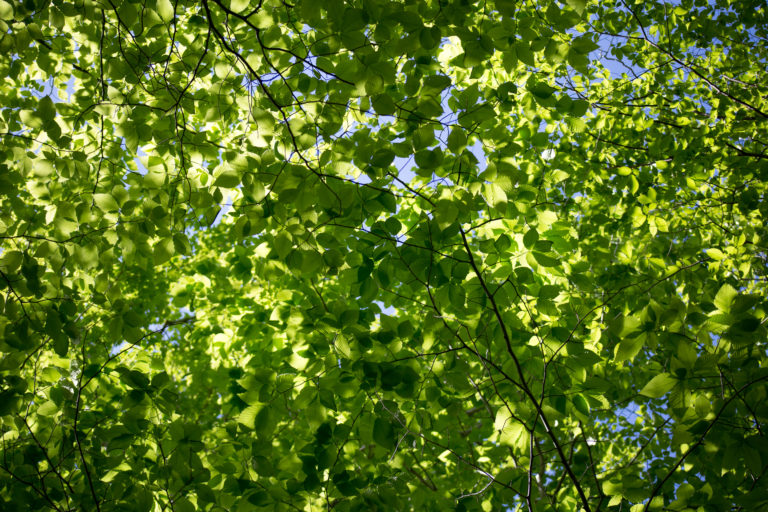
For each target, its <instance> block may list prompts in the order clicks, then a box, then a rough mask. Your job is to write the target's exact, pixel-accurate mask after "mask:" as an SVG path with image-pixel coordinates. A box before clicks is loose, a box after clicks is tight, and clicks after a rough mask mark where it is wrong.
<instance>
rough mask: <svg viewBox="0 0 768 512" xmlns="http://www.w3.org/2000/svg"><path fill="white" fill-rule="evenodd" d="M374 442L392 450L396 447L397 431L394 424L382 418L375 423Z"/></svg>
mask: <svg viewBox="0 0 768 512" xmlns="http://www.w3.org/2000/svg"><path fill="white" fill-rule="evenodd" d="M373 440H374V441H376V443H377V444H379V445H381V446H382V447H384V448H386V449H388V450H391V449H393V448H394V447H395V431H394V429H393V428H392V423H390V422H389V421H387V420H384V419H382V418H376V420H375V421H374V422H373Z"/></svg>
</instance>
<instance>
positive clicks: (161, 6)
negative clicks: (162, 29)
mask: <svg viewBox="0 0 768 512" xmlns="http://www.w3.org/2000/svg"><path fill="white" fill-rule="evenodd" d="M157 14H159V15H160V19H161V20H163V21H164V22H166V23H170V22H171V21H172V20H173V18H174V15H175V13H174V9H173V3H171V0H157Z"/></svg>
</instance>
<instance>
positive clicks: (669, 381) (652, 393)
mask: <svg viewBox="0 0 768 512" xmlns="http://www.w3.org/2000/svg"><path fill="white" fill-rule="evenodd" d="M677 382H678V381H677V379H675V378H674V377H672V376H671V375H670V374H668V373H660V374H659V375H656V376H655V377H654V378H652V379H651V380H650V381H649V382H648V383H647V384H646V385H645V386H643V389H641V390H640V394H641V395H643V396H647V397H649V398H661V397H662V396H663V395H664V394H666V393H667V392H669V391H670V390H671V389H672V388H673V387H675V385H676V384H677Z"/></svg>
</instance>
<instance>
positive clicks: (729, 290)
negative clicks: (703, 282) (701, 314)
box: [714, 283, 739, 313]
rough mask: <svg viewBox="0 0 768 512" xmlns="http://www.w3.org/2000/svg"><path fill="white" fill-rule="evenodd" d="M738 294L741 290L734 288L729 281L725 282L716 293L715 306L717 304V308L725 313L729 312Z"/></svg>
mask: <svg viewBox="0 0 768 512" xmlns="http://www.w3.org/2000/svg"><path fill="white" fill-rule="evenodd" d="M738 294H739V292H737V291H736V290H734V289H733V287H732V286H731V285H729V284H727V283H726V284H724V285H723V286H721V287H720V289H719V290H718V291H717V295H715V301H714V302H715V306H717V309H719V310H720V311H722V312H723V313H729V312H730V311H731V305H732V304H733V301H734V300H735V299H736V296H737V295H738Z"/></svg>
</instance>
